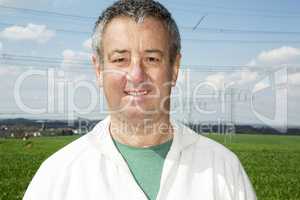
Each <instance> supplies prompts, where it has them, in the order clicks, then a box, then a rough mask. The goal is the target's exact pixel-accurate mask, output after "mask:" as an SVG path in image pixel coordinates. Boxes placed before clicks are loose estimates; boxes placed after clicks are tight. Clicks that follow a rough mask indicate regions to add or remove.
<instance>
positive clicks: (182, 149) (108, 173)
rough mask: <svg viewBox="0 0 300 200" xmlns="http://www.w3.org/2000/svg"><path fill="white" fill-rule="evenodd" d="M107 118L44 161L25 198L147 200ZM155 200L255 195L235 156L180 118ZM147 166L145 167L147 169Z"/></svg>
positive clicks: (247, 199)
mask: <svg viewBox="0 0 300 200" xmlns="http://www.w3.org/2000/svg"><path fill="white" fill-rule="evenodd" d="M109 123H110V118H109V117H107V118H106V119H105V120H103V121H101V122H99V123H98V124H97V125H96V126H95V127H94V129H93V130H92V131H91V132H89V133H87V134H86V135H84V136H82V137H81V138H79V139H77V140H75V141H74V142H72V143H70V144H69V145H67V146H65V147H64V148H62V149H61V150H59V151H58V152H56V153H55V154H53V155H52V156H50V157H49V158H48V159H47V160H46V161H44V162H43V163H42V165H41V166H40V168H39V170H38V171H37V173H36V174H35V176H34V177H33V179H32V181H31V183H30V184H29V186H28V188H27V191H26V193H25V195H24V198H23V200H102V199H103V200H114V199H116V200H123V199H124V200H127V199H128V200H146V199H147V197H146V195H145V194H144V193H143V191H142V190H141V189H140V187H139V186H138V184H137V183H136V181H135V180H134V178H133V176H132V174H131V172H130V170H129V168H128V166H127V164H126V162H125V160H124V159H123V157H122V156H121V154H120V153H119V152H118V150H117V149H116V147H115V145H114V143H113V141H112V138H111V136H110V134H109V130H108V126H109ZM172 125H173V127H174V129H175V131H174V138H173V143H172V145H171V147H170V151H169V152H168V154H167V157H166V159H165V162H164V166H163V170H162V175H161V180H160V189H159V192H158V195H157V198H156V199H157V200H255V199H256V195H255V192H254V190H253V187H252V185H251V183H250V181H249V179H248V176H247V175H246V173H245V171H244V169H243V167H242V165H241V163H240V162H239V160H238V158H237V157H236V156H235V155H234V154H233V153H232V152H231V151H229V150H228V149H227V148H225V147H224V146H222V145H221V144H219V143H217V142H215V141H213V140H211V139H208V138H206V137H204V136H201V135H198V134H196V133H195V132H193V131H192V130H191V129H189V128H187V127H186V126H184V125H181V124H179V123H175V122H172ZM145 170H147V169H145Z"/></svg>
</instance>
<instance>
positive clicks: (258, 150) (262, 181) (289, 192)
mask: <svg viewBox="0 0 300 200" xmlns="http://www.w3.org/2000/svg"><path fill="white" fill-rule="evenodd" d="M208 137H210V138H212V139H214V140H217V141H219V142H221V143H223V144H224V145H225V146H227V147H228V148H230V149H231V150H232V151H233V152H235V153H236V154H237V155H238V157H239V158H240V160H241V162H242V163H243V166H244V168H245V170H246V172H247V174H248V175H249V177H250V179H251V181H252V183H253V186H254V188H255V190H256V193H257V196H258V199H259V200H300V190H299V188H300V137H299V136H298V137H297V136H271V135H234V136H232V137H231V139H230V137H228V136H226V137H225V136H220V135H213V134H210V135H208ZM76 138H78V137H76V136H65V137H41V138H32V139H29V140H27V141H22V140H18V139H0V200H15V199H18V200H19V199H22V197H23V194H24V191H25V189H26V187H27V185H28V184H29V182H30V180H31V179H32V177H33V175H34V174H35V172H36V170H37V169H38V167H39V165H40V164H41V163H42V162H43V161H44V160H45V159H46V158H47V157H48V156H49V155H51V154H52V153H54V152H55V151H56V150H58V149H60V148H61V147H63V146H64V145H66V144H68V143H70V142H71V141H73V140H74V139H76Z"/></svg>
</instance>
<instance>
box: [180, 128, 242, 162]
mask: <svg viewBox="0 0 300 200" xmlns="http://www.w3.org/2000/svg"><path fill="white" fill-rule="evenodd" d="M183 137H185V138H188V137H189V138H192V139H191V140H193V141H194V142H193V143H192V145H190V146H189V148H187V149H186V150H187V151H192V152H193V154H195V155H198V157H199V155H201V156H203V157H206V158H209V159H214V160H217V161H224V162H226V163H229V164H233V165H239V163H240V161H239V159H238V157H237V156H236V154H235V153H234V152H232V151H231V150H230V149H229V148H227V147H225V146H224V145H223V144H221V143H219V142H217V141H215V140H213V139H211V138H209V137H208V135H201V134H198V133H196V132H195V131H193V130H192V129H190V128H189V127H187V126H186V127H185V134H184V136H183ZM224 137H228V136H224Z"/></svg>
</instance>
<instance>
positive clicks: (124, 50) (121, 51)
mask: <svg viewBox="0 0 300 200" xmlns="http://www.w3.org/2000/svg"><path fill="white" fill-rule="evenodd" d="M128 52H129V51H128V50H126V49H114V50H112V51H111V52H110V53H109V54H108V57H111V56H112V54H114V53H118V54H123V53H128Z"/></svg>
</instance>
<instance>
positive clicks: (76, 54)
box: [61, 49, 91, 68]
mask: <svg viewBox="0 0 300 200" xmlns="http://www.w3.org/2000/svg"><path fill="white" fill-rule="evenodd" d="M62 55H63V62H62V64H61V67H63V68H69V67H72V66H80V67H85V66H86V65H87V64H88V63H89V61H90V56H91V54H90V53H87V52H83V51H73V50H71V49H65V50H64V51H63V52H62Z"/></svg>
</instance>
